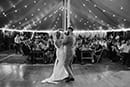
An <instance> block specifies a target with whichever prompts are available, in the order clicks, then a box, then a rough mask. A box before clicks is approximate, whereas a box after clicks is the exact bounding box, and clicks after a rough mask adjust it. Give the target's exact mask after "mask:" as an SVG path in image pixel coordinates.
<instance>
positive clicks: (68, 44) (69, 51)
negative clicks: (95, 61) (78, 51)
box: [63, 35, 74, 63]
mask: <svg viewBox="0 0 130 87" xmlns="http://www.w3.org/2000/svg"><path fill="white" fill-rule="evenodd" d="M73 42H74V40H73V36H72V35H69V36H66V37H65V39H64V41H63V45H64V46H65V57H66V59H65V63H70V62H72V60H73Z"/></svg>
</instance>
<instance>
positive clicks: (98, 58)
mask: <svg viewBox="0 0 130 87" xmlns="http://www.w3.org/2000/svg"><path fill="white" fill-rule="evenodd" d="M103 51H104V49H101V51H100V53H99V54H98V55H96V54H95V55H94V56H96V58H97V61H96V63H99V60H101V58H102V57H101V56H102V53H103Z"/></svg>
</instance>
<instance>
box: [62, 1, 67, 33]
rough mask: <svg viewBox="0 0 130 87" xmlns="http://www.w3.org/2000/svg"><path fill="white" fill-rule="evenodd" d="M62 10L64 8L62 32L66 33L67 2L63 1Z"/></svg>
mask: <svg viewBox="0 0 130 87" xmlns="http://www.w3.org/2000/svg"><path fill="white" fill-rule="evenodd" d="M63 8H64V18H63V20H64V24H63V25H64V31H66V27H67V17H66V14H67V11H66V8H67V0H63Z"/></svg>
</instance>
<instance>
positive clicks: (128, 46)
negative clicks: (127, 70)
mask: <svg viewBox="0 0 130 87" xmlns="http://www.w3.org/2000/svg"><path fill="white" fill-rule="evenodd" d="M0 35H2V34H0ZM5 38H8V39H5ZM0 40H5V41H3V44H2V43H1V44H0V47H1V46H2V45H5V43H6V46H5V47H8V48H6V49H10V44H12V45H11V49H13V50H15V52H16V54H22V55H23V56H28V58H27V60H28V61H30V62H31V63H37V62H38V61H40V62H41V63H54V61H55V58H56V54H55V52H56V48H55V46H54V40H53V36H52V35H49V34H48V33H33V34H32V33H27V32H26V33H18V32H16V33H15V34H13V36H10V35H9V34H7V35H6V36H4V37H3V38H2V39H0ZM8 41H9V42H8ZM8 43H9V44H8ZM2 47H3V46H2ZM75 47H76V49H75V53H76V55H75V56H74V57H75V58H74V62H77V63H82V58H83V57H84V56H91V57H93V59H94V61H93V63H96V62H102V59H103V58H109V59H110V60H111V61H113V62H121V63H122V64H124V65H127V66H129V65H130V59H129V58H130V40H129V39H125V38H121V35H116V36H113V35H112V34H111V35H109V36H106V37H105V38H104V37H103V38H101V37H100V38H99V37H96V36H95V37H93V38H90V37H86V36H82V34H81V35H78V36H76V46H75ZM82 52H86V55H82Z"/></svg>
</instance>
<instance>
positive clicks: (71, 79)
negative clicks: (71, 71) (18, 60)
mask: <svg viewBox="0 0 130 87" xmlns="http://www.w3.org/2000/svg"><path fill="white" fill-rule="evenodd" d="M74 80H75V79H74V78H68V79H66V80H65V82H70V81H74Z"/></svg>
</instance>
